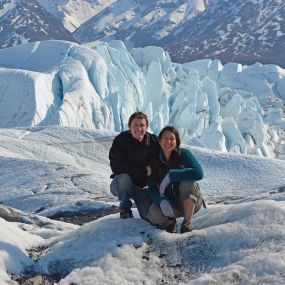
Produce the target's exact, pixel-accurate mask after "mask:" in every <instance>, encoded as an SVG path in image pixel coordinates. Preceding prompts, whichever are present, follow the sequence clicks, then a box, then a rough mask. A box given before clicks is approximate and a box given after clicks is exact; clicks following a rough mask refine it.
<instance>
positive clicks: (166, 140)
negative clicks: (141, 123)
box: [159, 131, 176, 154]
mask: <svg viewBox="0 0 285 285" xmlns="http://www.w3.org/2000/svg"><path fill="white" fill-rule="evenodd" d="M159 144H160V147H161V149H162V151H163V152H164V153H165V154H171V152H172V151H173V150H174V149H175V148H176V137H175V135H174V133H172V132H170V131H164V132H163V134H162V136H161V138H160V140H159Z"/></svg>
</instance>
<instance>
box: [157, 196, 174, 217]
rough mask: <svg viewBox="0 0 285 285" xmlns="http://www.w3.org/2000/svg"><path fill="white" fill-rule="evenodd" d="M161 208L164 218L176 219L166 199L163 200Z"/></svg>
mask: <svg viewBox="0 0 285 285" xmlns="http://www.w3.org/2000/svg"><path fill="white" fill-rule="evenodd" d="M159 206H160V209H161V211H162V213H163V215H164V216H166V217H169V218H175V215H174V212H173V209H172V207H171V205H170V203H169V202H168V201H167V200H165V199H163V200H161V202H160V204H159Z"/></svg>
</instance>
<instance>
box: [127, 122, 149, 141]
mask: <svg viewBox="0 0 285 285" xmlns="http://www.w3.org/2000/svg"><path fill="white" fill-rule="evenodd" d="M129 128H130V131H131V134H132V136H133V138H134V139H136V140H138V141H142V140H143V137H144V135H145V133H146V131H147V124H146V120H145V119H138V118H135V119H133V120H132V122H131V125H130V126H129Z"/></svg>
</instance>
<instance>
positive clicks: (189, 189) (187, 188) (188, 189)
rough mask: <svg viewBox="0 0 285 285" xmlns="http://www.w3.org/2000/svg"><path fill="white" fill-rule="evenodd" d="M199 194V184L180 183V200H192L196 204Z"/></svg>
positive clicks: (192, 182) (191, 182) (190, 182)
mask: <svg viewBox="0 0 285 285" xmlns="http://www.w3.org/2000/svg"><path fill="white" fill-rule="evenodd" d="M200 194H201V191H200V187H199V184H198V183H197V182H195V181H182V182H180V184H179V195H180V200H182V201H183V200H186V199H192V200H193V201H194V202H195V203H197V201H198V199H199V196H200Z"/></svg>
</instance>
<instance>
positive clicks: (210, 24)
mask: <svg viewBox="0 0 285 285" xmlns="http://www.w3.org/2000/svg"><path fill="white" fill-rule="evenodd" d="M284 23H285V4H284V2H283V1H282V0H269V1H262V0H261V1H255V0H236V1H228V0H192V1H186V0H164V1H141V0H123V1H117V2H115V3H113V4H112V5H110V6H109V7H107V8H105V9H104V10H102V11H101V12H100V13H99V14H97V15H95V16H94V17H93V18H91V19H90V20H88V21H87V22H86V23H84V24H83V25H82V26H81V27H80V28H78V29H77V30H76V31H75V32H74V36H75V38H76V39H77V40H78V41H80V42H90V41H95V40H100V41H109V40H110V39H120V40H122V41H124V42H125V43H126V45H127V47H144V46H148V45H156V46H161V47H163V48H164V49H165V50H167V51H168V52H169V54H170V56H171V58H172V60H173V61H174V62H180V63H181V62H188V61H192V60H197V59H202V58H211V59H220V60H221V61H222V63H227V62H239V63H243V64H253V63H255V62H256V61H259V62H261V63H275V64H278V65H280V66H283V67H284V66H285V51H284V49H283V43H284V41H285V24H284Z"/></svg>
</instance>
